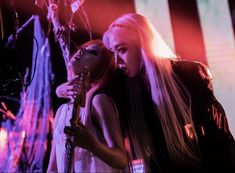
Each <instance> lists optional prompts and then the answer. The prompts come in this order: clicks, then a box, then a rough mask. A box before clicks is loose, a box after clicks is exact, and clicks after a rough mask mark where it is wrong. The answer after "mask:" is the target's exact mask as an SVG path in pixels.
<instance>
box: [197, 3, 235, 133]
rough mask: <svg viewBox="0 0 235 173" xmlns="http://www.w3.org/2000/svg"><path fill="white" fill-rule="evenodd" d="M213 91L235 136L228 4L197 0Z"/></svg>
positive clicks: (234, 57) (233, 59) (234, 62)
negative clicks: (212, 77) (212, 78)
mask: <svg viewBox="0 0 235 173" xmlns="http://www.w3.org/2000/svg"><path fill="white" fill-rule="evenodd" d="M197 5H198V11H199V16H200V22H201V27H202V31H203V38H204V42H205V49H206V56H207V61H208V65H209V67H210V69H211V72H212V75H213V76H214V81H213V88H214V92H215V95H216V97H217V99H218V100H219V101H220V102H221V103H222V105H223V107H224V108H225V111H226V113H227V117H228V122H229V126H230V130H231V132H232V134H233V136H235V116H234V115H235V77H234V76H235V68H234V67H235V47H234V45H235V42H234V35H233V28H232V21H231V16H230V11H229V5H228V1H227V0H197Z"/></svg>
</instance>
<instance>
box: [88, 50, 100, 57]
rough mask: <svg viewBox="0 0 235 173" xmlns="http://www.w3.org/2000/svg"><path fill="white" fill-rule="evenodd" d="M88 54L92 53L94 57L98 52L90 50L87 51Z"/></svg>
mask: <svg viewBox="0 0 235 173" xmlns="http://www.w3.org/2000/svg"><path fill="white" fill-rule="evenodd" d="M87 51H88V52H90V53H92V54H93V55H96V56H97V55H98V52H97V51H96V50H95V49H90V50H87Z"/></svg>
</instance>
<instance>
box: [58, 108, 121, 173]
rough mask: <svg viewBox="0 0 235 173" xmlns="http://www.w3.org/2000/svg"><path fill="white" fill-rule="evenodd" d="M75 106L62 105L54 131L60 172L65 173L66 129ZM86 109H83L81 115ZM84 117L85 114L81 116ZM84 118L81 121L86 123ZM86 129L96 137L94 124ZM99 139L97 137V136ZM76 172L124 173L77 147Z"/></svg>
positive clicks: (88, 124)
mask: <svg viewBox="0 0 235 173" xmlns="http://www.w3.org/2000/svg"><path fill="white" fill-rule="evenodd" d="M72 106H73V104H63V105H61V114H60V117H59V120H58V123H57V126H55V129H54V143H55V147H56V161H57V168H58V172H64V159H65V141H66V137H65V134H64V127H65V126H69V125H70V123H69V120H70V118H71V115H72V109H73V108H72ZM82 112H84V109H81V113H82ZM81 115H84V114H81ZM84 119H85V118H84V117H81V121H82V122H83V123H84ZM86 127H87V128H88V129H89V130H90V131H91V132H92V134H93V135H94V136H96V134H95V131H94V130H95V128H94V125H93V124H92V123H89V122H88V123H87V124H86ZM96 137H97V136H96ZM74 171H75V172H123V170H121V169H116V168H113V167H111V166H109V165H108V164H106V163H105V162H103V161H102V160H101V159H99V158H98V157H96V156H95V155H93V154H92V153H91V152H90V151H88V150H86V149H83V148H79V147H76V148H75V158H74Z"/></svg>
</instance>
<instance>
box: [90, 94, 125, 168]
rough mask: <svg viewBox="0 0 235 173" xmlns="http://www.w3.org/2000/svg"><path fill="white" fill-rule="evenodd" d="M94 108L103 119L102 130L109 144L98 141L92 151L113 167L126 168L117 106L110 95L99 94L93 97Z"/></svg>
mask: <svg viewBox="0 0 235 173" xmlns="http://www.w3.org/2000/svg"><path fill="white" fill-rule="evenodd" d="M92 106H93V110H92V113H95V114H96V115H97V116H98V118H99V119H100V120H101V125H102V131H103V134H104V137H105V140H106V142H107V145H108V146H105V145H104V144H102V143H100V142H97V145H95V147H94V149H93V150H92V152H93V153H94V154H95V155H96V156H98V157H99V158H100V159H102V160H103V161H105V162H106V163H108V164H109V165H111V166H113V167H119V168H124V167H125V166H126V165H127V163H128V161H127V156H126V153H125V148H124V141H123V136H122V133H121V128H120V124H119V119H118V112H117V110H116V106H115V105H114V104H113V102H112V100H111V98H110V97H108V96H107V95H104V94H98V95H96V96H95V97H94V99H93V104H92Z"/></svg>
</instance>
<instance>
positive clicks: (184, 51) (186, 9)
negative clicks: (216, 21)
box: [168, 0, 207, 64]
mask: <svg viewBox="0 0 235 173" xmlns="http://www.w3.org/2000/svg"><path fill="white" fill-rule="evenodd" d="M168 2H169V9H170V16H171V22H172V30H173V36H174V41H175V50H176V53H177V54H178V55H180V56H181V57H182V58H185V59H188V60H195V61H200V62H203V63H205V64H207V60H206V51H205V47H204V42H203V35H202V30H201V26H200V18H199V15H198V10H197V4H196V0H190V1H189V0H168Z"/></svg>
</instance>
